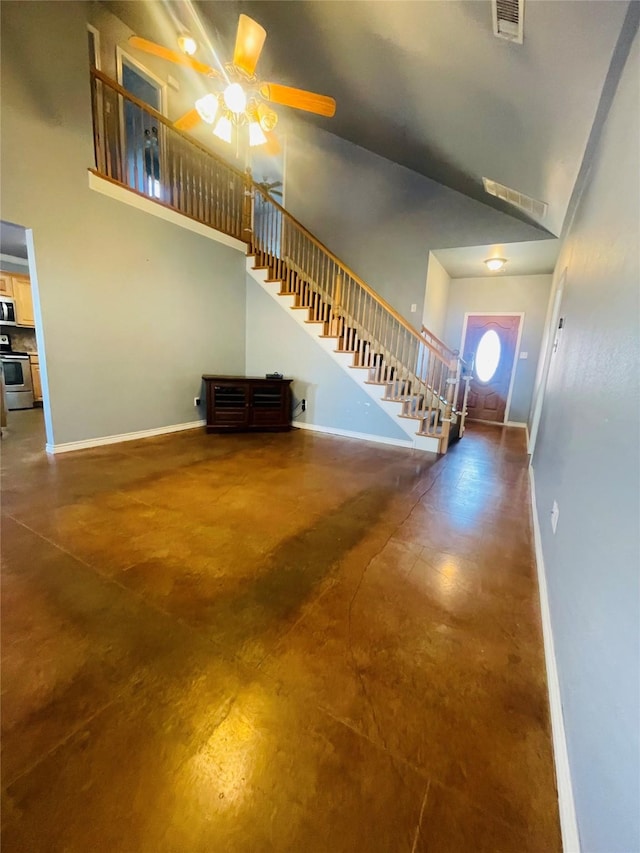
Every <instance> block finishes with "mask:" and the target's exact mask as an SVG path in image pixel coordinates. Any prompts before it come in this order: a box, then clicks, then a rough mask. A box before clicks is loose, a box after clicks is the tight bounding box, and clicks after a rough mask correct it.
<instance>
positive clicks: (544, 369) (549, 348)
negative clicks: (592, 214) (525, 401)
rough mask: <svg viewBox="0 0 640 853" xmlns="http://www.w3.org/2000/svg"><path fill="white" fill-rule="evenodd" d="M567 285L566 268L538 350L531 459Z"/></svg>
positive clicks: (552, 296)
mask: <svg viewBox="0 0 640 853" xmlns="http://www.w3.org/2000/svg"><path fill="white" fill-rule="evenodd" d="M566 283H567V267H565V268H564V269H563V270H562V273H561V275H560V279H559V280H558V285H557V287H556V288H555V290H553V289H552V292H551V294H550V296H549V309H548V315H547V316H548V320H547V323H546V324H545V329H544V334H543V338H542V346H541V348H540V358H539V360H538V374H537V376H536V380H537V382H536V385H535V387H534V389H533V410H532V415H531V430H530V432H529V448H528V449H529V453H530V454H531V456H532V458H533V451H534V450H535V446H536V441H537V440H538V429H539V427H540V420H541V418H542V409H543V406H544V398H545V396H546V393H547V384H548V382H549V373H550V372H551V364H552V362H553V357H554V355H555V354H556V351H557V348H558V343H559V337H560V335H559V329H558V323H559V322H560V317H561V316H562V313H561V312H562V299H563V297H564V288H565V285H566Z"/></svg>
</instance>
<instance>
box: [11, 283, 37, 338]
mask: <svg viewBox="0 0 640 853" xmlns="http://www.w3.org/2000/svg"><path fill="white" fill-rule="evenodd" d="M12 283H13V298H14V299H15V301H16V320H17V322H18V324H19V325H21V326H35V324H36V323H35V319H34V315H33V300H32V297H31V282H30V281H29V279H28V278H17V277H16V276H13V277H12Z"/></svg>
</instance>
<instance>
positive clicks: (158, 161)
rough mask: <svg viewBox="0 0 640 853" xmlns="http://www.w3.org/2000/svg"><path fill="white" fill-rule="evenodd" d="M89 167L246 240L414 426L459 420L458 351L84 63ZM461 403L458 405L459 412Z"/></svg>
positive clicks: (432, 427)
mask: <svg viewBox="0 0 640 853" xmlns="http://www.w3.org/2000/svg"><path fill="white" fill-rule="evenodd" d="M91 93H92V105H93V131H94V145H95V157H96V173H97V174H99V175H101V176H102V177H105V178H107V179H108V180H110V181H113V182H114V183H117V184H119V185H121V186H124V187H127V188H128V189H130V190H132V191H133V192H136V193H138V194H139V195H142V196H146V197H147V198H150V199H153V200H154V201H155V202H157V203H159V204H162V205H164V206H166V207H170V208H171V209H173V210H176V211H178V212H180V213H182V214H184V215H186V216H188V217H191V218H192V219H195V220H197V221H198V222H201V223H204V224H206V225H209V226H211V227H213V228H216V229H217V230H219V231H222V232H224V233H226V234H229V235H231V236H233V237H236V238H238V239H240V240H243V241H245V242H247V243H248V246H249V251H250V252H251V253H253V254H254V255H255V256H256V258H257V263H258V264H259V265H262V266H266V267H268V268H269V277H270V278H273V279H277V280H280V281H282V288H281V289H282V291H284V292H289V293H294V294H296V297H297V298H298V300H299V304H302V305H307V304H308V307H309V308H310V310H311V312H312V314H311V316H312V318H313V321H315V322H318V323H323V324H324V328H323V333H324V334H325V335H327V336H330V337H335V338H336V340H337V349H338V350H342V351H344V352H353V353H354V358H355V363H356V365H357V366H358V367H362V368H367V369H369V371H370V374H369V376H370V381H373V382H378V383H381V384H383V385H385V396H386V397H387V398H388V399H395V400H401V401H403V403H406V405H405V408H404V411H405V415H406V416H407V417H412V418H417V419H418V420H419V421H420V426H419V430H418V431H419V432H420V433H422V434H425V435H437V436H438V437H439V438H441V439H442V440H443V441H444V443H445V445H446V440H447V437H448V435H449V430H450V426H451V424H452V423H455V422H456V420H457V419H458V418H459V416H460V414H462V417H464V402H463V398H464V395H461V394H460V393H459V392H460V389H461V388H462V385H463V383H461V379H460V365H461V363H460V360H459V358H458V356H457V353H454V352H453V351H452V350H450V349H449V348H448V347H447V346H446V345H445V344H444V343H443V342H442V341H440V340H439V339H438V338H436V337H435V336H434V335H431V333H430V332H428V330H425V329H423V332H422V333H420V332H418V331H417V330H416V329H414V328H413V327H412V326H411V325H410V324H409V323H408V322H407V321H406V320H405V319H404V318H403V317H402V316H401V315H400V314H398V312H397V311H396V310H395V309H394V308H393V307H392V306H391V305H389V303H387V302H386V301H385V300H384V299H382V298H381V297H380V296H379V295H378V294H377V293H376V292H375V291H374V290H373V289H372V288H371V287H369V285H367V284H366V282H364V281H363V280H362V279H361V278H359V277H358V276H357V275H356V274H355V273H354V272H353V271H352V270H350V269H349V267H347V266H346V265H345V264H344V263H342V261H340V259H339V258H337V257H336V256H335V255H334V254H333V253H332V252H331V251H330V250H329V249H328V248H327V247H326V246H324V245H323V244H322V243H321V242H320V241H319V240H318V239H317V238H316V237H315V236H314V235H313V234H311V233H310V232H309V231H308V230H307V229H306V228H305V227H304V226H303V225H302V224H301V223H299V222H298V221H297V220H296V219H295V218H294V217H292V216H291V215H290V214H289V213H288V212H287V211H286V210H285V209H284V208H283V207H282V206H281V205H279V204H278V203H277V202H276V201H275V200H274V199H273V198H272V197H271V196H270V195H268V194H267V193H266V192H265V191H264V190H263V189H262V188H261V187H259V186H258V185H257V184H256V183H255V182H254V181H253V180H252V179H251V175H250V173H244V172H242V171H240V170H239V169H236V168H234V167H233V166H231V165H230V164H228V163H226V162H225V161H224V160H223V159H222V158H220V157H218V156H217V155H215V154H214V153H213V152H212V151H210V150H209V149H207V148H205V147H204V146H203V145H200V144H199V143H198V142H197V141H196V140H195V139H192V138H191V137H190V136H188V135H187V134H185V133H184V132H182V131H180V130H178V129H176V128H175V127H174V126H173V125H172V124H171V122H170V121H169V120H168V119H167V118H166V117H165V116H163V115H162V114H161V113H159V112H157V111H156V110H154V109H153V108H151V107H150V106H148V105H147V104H145V103H144V102H143V101H141V100H139V99H138V98H136V97H135V96H134V95H132V94H131V93H129V92H127V91H126V89H124V88H123V87H122V86H120V85H119V84H118V83H116V82H115V81H113V80H111V79H110V78H109V77H108V76H107V75H105V74H103V73H102V72H100V71H98V70H97V69H95V68H92V69H91ZM456 404H457V405H456ZM460 406H462V408H460Z"/></svg>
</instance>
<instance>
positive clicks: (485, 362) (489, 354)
mask: <svg viewBox="0 0 640 853" xmlns="http://www.w3.org/2000/svg"><path fill="white" fill-rule="evenodd" d="M501 349H502V347H501V346H500V338H499V337H498V334H497V332H495V331H494V330H493V329H489V331H488V332H485V333H484V335H483V336H482V337H481V338H480V341H479V343H478V349H477V350H476V373H477V374H478V379H479V380H480V381H481V382H489V381H490V380H491V379H493V377H494V375H495V372H496V370H497V369H498V364H499V363H500V350H501Z"/></svg>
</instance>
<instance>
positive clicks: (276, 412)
mask: <svg viewBox="0 0 640 853" xmlns="http://www.w3.org/2000/svg"><path fill="white" fill-rule="evenodd" d="M284 391H285V388H284V387H283V386H282V385H279V384H278V385H276V384H274V385H262V384H261V385H254V386H253V387H252V388H251V423H252V424H253V426H257V427H260V426H278V425H280V424H282V420H283V397H284Z"/></svg>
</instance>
